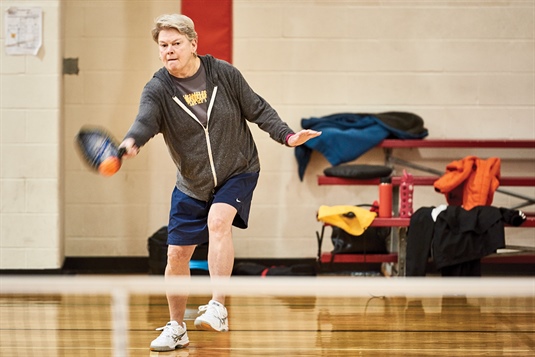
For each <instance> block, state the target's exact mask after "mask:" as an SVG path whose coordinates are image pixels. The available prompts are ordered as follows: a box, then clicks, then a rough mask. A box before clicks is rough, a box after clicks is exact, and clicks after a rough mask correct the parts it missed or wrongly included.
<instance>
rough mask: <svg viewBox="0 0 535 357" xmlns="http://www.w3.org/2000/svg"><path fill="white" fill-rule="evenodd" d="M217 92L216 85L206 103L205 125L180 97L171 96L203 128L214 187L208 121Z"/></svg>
mask: <svg viewBox="0 0 535 357" xmlns="http://www.w3.org/2000/svg"><path fill="white" fill-rule="evenodd" d="M216 94H217V86H215V87H214V91H213V92H212V97H211V98H210V103H209V104H208V111H207V113H206V127H205V126H204V125H202V123H201V121H200V120H199V119H198V118H197V117H196V116H195V114H193V112H192V111H191V110H190V109H189V108H188V107H186V105H185V104H184V103H182V102H181V101H180V99H178V98H177V97H176V96H174V97H173V100H174V101H175V102H176V103H177V104H178V105H179V106H180V107H181V108H182V109H183V110H184V111H185V112H186V113H187V114H188V115H189V116H190V117H192V118H193V119H195V121H196V122H197V123H199V125H200V126H201V127H202V128H203V130H204V137H205V139H206V147H207V149H208V160H209V161H210V168H211V169H212V177H213V179H214V187H217V175H216V172H215V164H214V156H213V155H212V145H211V144H210V133H209V132H208V123H209V122H210V114H211V113H212V108H213V107H214V101H215V96H216Z"/></svg>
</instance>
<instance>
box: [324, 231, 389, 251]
mask: <svg viewBox="0 0 535 357" xmlns="http://www.w3.org/2000/svg"><path fill="white" fill-rule="evenodd" d="M390 231H391V228H390V227H368V228H367V229H366V230H365V231H364V232H363V233H362V234H361V235H359V236H354V235H352V234H349V233H347V232H346V231H344V230H343V229H342V228H340V227H335V226H333V227H332V234H331V241H332V243H333V246H334V248H333V250H332V251H331V253H332V254H333V256H334V254H351V253H354V254H357V253H360V254H366V253H369V254H386V253H388V249H387V247H386V242H387V239H388V237H389V236H390Z"/></svg>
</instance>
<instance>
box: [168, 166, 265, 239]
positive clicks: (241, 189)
mask: <svg viewBox="0 0 535 357" xmlns="http://www.w3.org/2000/svg"><path fill="white" fill-rule="evenodd" d="M257 182H258V173H251V174H249V173H246V174H240V175H236V176H234V177H232V178H230V179H229V180H228V181H227V182H225V183H224V184H223V185H222V186H220V187H217V188H216V189H215V193H214V195H213V196H212V199H211V200H210V201H208V202H205V201H200V200H197V199H195V198H193V197H190V196H188V195H186V194H185V193H183V192H182V191H180V190H179V189H177V188H176V187H175V189H174V190H173V195H172V198H171V211H170V213H169V225H168V226H167V232H168V235H167V243H168V244H169V245H197V244H202V243H206V242H208V224H207V221H208V212H209V211H210V207H212V204H214V203H227V204H229V205H231V206H232V207H234V208H236V210H237V211H238V212H237V213H236V216H235V217H234V221H233V222H232V225H233V226H235V227H238V228H243V229H245V228H247V224H248V221H249V211H250V209H251V201H252V199H253V191H254V189H255V187H256V184H257Z"/></svg>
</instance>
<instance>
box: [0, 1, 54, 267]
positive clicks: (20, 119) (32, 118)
mask: <svg viewBox="0 0 535 357" xmlns="http://www.w3.org/2000/svg"><path fill="white" fill-rule="evenodd" d="M11 6H20V7H41V8H42V10H43V28H44V31H43V46H42V48H41V49H40V50H39V52H38V54H37V55H36V56H32V55H18V56H11V55H10V56H8V55H6V53H5V50H4V44H5V33H4V31H5V30H4V21H5V18H4V15H5V11H6V10H7V8H9V7H11ZM0 9H1V11H2V18H1V20H0V28H1V29H2V30H1V31H2V32H1V34H0V45H1V47H2V51H1V54H0V62H1V65H0V76H1V77H0V197H1V198H0V269H55V268H59V267H61V265H62V264H63V257H64V252H63V240H62V238H63V219H62V218H63V217H62V205H63V201H62V199H63V194H62V192H63V189H62V185H63V181H62V180H63V172H62V160H61V156H62V155H61V150H62V147H61V131H62V120H61V115H62V110H61V101H62V97H61V87H62V82H61V78H62V77H61V65H60V64H61V39H60V38H61V34H60V22H59V20H60V12H61V11H60V1H45V2H43V1H9V0H8V1H2V4H1V6H0Z"/></svg>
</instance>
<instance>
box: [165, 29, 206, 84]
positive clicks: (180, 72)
mask: <svg viewBox="0 0 535 357" xmlns="http://www.w3.org/2000/svg"><path fill="white" fill-rule="evenodd" d="M158 47H159V49H160V59H161V60H162V62H163V64H164V66H165V68H167V70H168V71H169V73H171V74H172V75H173V76H175V77H178V78H185V77H190V76H192V75H193V74H195V72H194V71H193V73H191V72H192V68H193V67H195V58H196V57H195V56H194V53H195V52H196V50H197V40H192V41H189V40H188V38H187V37H186V36H184V35H182V34H181V33H179V32H178V30H176V29H163V30H161V31H160V34H159V35H158Z"/></svg>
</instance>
